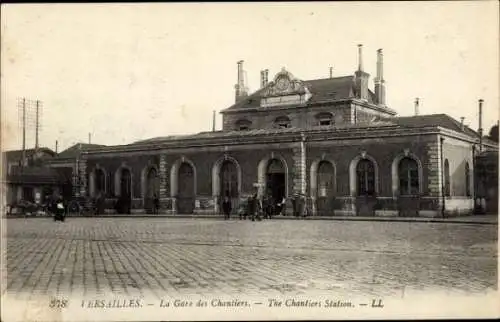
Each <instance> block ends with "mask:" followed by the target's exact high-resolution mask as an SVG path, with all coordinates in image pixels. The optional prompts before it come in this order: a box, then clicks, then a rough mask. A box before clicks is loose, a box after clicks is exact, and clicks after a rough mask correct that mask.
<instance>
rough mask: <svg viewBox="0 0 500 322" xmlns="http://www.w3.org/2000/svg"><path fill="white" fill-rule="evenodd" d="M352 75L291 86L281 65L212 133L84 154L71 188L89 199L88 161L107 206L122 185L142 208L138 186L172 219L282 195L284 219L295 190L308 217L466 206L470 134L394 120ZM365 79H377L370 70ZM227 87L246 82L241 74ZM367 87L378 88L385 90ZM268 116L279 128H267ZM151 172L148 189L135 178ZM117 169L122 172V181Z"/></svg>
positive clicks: (449, 211) (423, 119)
mask: <svg viewBox="0 0 500 322" xmlns="http://www.w3.org/2000/svg"><path fill="white" fill-rule="evenodd" d="M241 64H242V62H240V63H239V64H238V68H239V70H240V69H241V68H242V65H241ZM379 66H381V64H379ZM360 68H362V66H360ZM356 75H357V76H356ZM356 75H351V76H345V77H338V78H330V79H319V80H311V81H302V80H298V79H296V78H294V77H293V76H292V75H291V74H290V73H289V72H287V71H286V70H282V71H281V72H280V73H278V74H277V76H276V77H275V78H274V82H270V83H268V84H267V83H265V82H263V84H262V86H263V88H261V89H260V90H258V91H257V92H255V93H252V94H249V95H247V94H246V93H245V95H244V96H241V95H239V96H238V99H237V100H236V102H235V104H234V105H233V106H231V107H229V108H227V109H225V110H223V111H222V114H223V130H222V131H217V132H215V131H214V132H202V133H199V134H195V135H188V136H186V137H179V136H176V137H165V138H156V139H151V140H146V141H141V142H136V143H133V144H129V145H125V146H110V147H99V148H95V149H92V150H89V151H86V152H85V153H84V156H83V158H82V160H81V161H80V164H79V169H80V172H79V173H80V181H81V182H82V183H83V185H82V188H81V189H80V193H81V194H82V195H86V196H89V197H95V196H92V195H91V193H94V190H95V189H92V190H91V191H89V189H88V185H89V184H94V186H95V183H92V182H89V180H90V181H92V180H96V179H95V176H92V175H89V174H91V173H94V171H95V170H96V169H97V168H100V169H103V171H104V172H105V173H107V174H108V177H107V179H106V180H108V182H109V184H107V185H106V187H107V188H105V190H106V191H104V193H105V195H106V197H107V200H106V204H107V205H108V206H107V207H108V208H110V210H109V211H111V208H113V204H114V203H115V202H116V200H118V199H119V198H120V191H130V193H131V202H130V203H131V208H132V209H133V212H140V211H144V210H145V209H146V208H147V207H146V203H147V200H146V197H145V196H146V190H147V189H152V188H153V189H156V190H155V191H156V193H157V195H158V196H159V199H160V207H161V212H163V213H173V214H177V213H179V214H181V213H195V214H196V213H198V214H203V213H219V212H220V202H221V199H222V198H223V197H224V196H225V197H229V198H231V200H232V202H233V205H234V207H233V210H234V211H236V210H237V209H236V208H237V206H238V205H239V204H240V203H241V202H242V201H243V200H245V199H246V198H248V197H249V196H252V195H253V194H254V193H257V194H258V196H259V197H260V198H262V197H269V198H272V199H273V200H274V199H277V198H278V199H282V198H285V200H286V201H287V207H286V213H288V214H290V213H291V208H292V207H291V203H290V199H291V197H292V196H294V195H296V194H300V195H301V196H303V198H304V200H305V201H306V205H307V209H308V210H309V214H312V215H319V214H321V215H322V216H347V215H348V216H354V215H357V216H432V217H433V216H447V215H462V214H466V213H470V212H471V210H472V207H473V200H474V199H473V193H474V191H473V190H474V189H473V187H474V183H473V182H472V181H473V175H472V173H474V162H473V154H472V153H473V152H472V151H473V149H474V145H475V144H477V142H478V138H477V135H476V133H475V132H474V131H472V130H470V129H464V128H463V127H462V128H460V126H457V125H456V124H457V122H456V121H455V120H453V119H452V118H450V117H448V116H446V115H442V114H436V115H430V116H415V117H406V118H398V117H396V116H395V111H393V110H391V109H389V108H387V106H385V100H384V99H382V98H378V97H376V95H375V94H374V93H373V92H372V91H370V90H369V89H368V88H367V86H368V85H367V84H368V78H369V74H367V73H365V72H363V71H362V70H358V71H357V72H356ZM360 75H361V76H362V77H363V80H362V81H361V80H360V79H357V78H356V77H358V78H359V77H361V76H360ZM377 77H378V78H377V79H378V81H379V82H380V83H381V84H382V83H383V82H384V80H383V78H382V73H381V72H380V74H379V75H378V76H377ZM238 84H239V85H238V86H239V87H238V88H244V87H245V86H246V85H245V84H244V82H243V80H242V79H239V80H238ZM377 92H378V93H379V94H380V93H384V95H385V89H384V91H381V90H378V91H377ZM294 100H295V101H294ZM290 102H292V103H290ZM280 117H281V118H282V119H283V120H286V119H287V120H289V123H287V124H282V123H280V124H277V123H276V120H277V119H278V118H280ZM284 117H286V119H285V118H284ZM240 120H244V121H245V122H243V123H241V122H238V121H240ZM241 124H244V125H245V128H243V127H241V126H240V125H241ZM491 148H492V149H496V150H498V148H497V147H496V146H492V147H491ZM446 160H447V161H446ZM445 162H446V164H447V165H446V169H447V170H446V171H447V172H446V173H448V172H449V176H448V175H447V174H446V173H445V171H444V170H443V169H444V163H445ZM151 167H154V168H155V169H157V176H158V178H154V179H155V180H156V179H157V180H158V182H159V184H158V187H156V186H154V185H153V184H152V182H153V179H151V178H150V177H149V176H148V175H146V174H147V173H148V169H150V168H151ZM466 168H467V169H468V170H467V171H469V172H467V173H469V175H470V176H472V177H469V178H467V177H466V175H465V173H466ZM123 169H126V171H129V172H130V175H127V176H126V177H125V178H126V179H123V177H122V174H121V173H122V172H123ZM471 178H472V179H471ZM448 182H449V183H450V185H449V186H450V189H451V193H450V194H449V195H446V196H445V195H444V193H445V185H446V183H448ZM466 185H469V186H470V189H466V188H465V187H466ZM124 187H125V188H126V189H124ZM148 191H151V190H148Z"/></svg>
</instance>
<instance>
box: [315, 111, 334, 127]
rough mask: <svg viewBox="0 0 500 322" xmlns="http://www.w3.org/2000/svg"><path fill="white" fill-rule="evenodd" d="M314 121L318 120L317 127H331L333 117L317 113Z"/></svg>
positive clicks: (329, 114) (328, 114)
mask: <svg viewBox="0 0 500 322" xmlns="http://www.w3.org/2000/svg"><path fill="white" fill-rule="evenodd" d="M316 119H317V120H318V125H319V126H328V125H333V115H332V113H319V114H316Z"/></svg>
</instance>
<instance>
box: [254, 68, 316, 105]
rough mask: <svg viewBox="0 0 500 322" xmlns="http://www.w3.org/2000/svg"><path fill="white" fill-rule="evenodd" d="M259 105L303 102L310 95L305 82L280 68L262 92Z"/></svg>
mask: <svg viewBox="0 0 500 322" xmlns="http://www.w3.org/2000/svg"><path fill="white" fill-rule="evenodd" d="M261 97H262V99H261V107H267V106H278V105H293V104H304V103H305V102H307V100H309V98H310V97H311V93H310V91H309V89H308V88H307V86H305V84H304V83H303V82H302V81H301V80H299V79H297V78H295V77H294V76H293V75H292V73H290V72H289V71H287V70H286V69H285V68H282V69H281V71H280V72H279V73H277V74H276V76H275V77H274V80H273V81H271V82H270V83H269V84H268V85H267V86H266V88H265V89H264V91H263V93H262V96H261Z"/></svg>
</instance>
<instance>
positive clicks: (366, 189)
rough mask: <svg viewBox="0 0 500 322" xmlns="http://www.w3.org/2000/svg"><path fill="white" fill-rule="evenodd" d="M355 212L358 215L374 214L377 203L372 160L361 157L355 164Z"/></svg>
mask: <svg viewBox="0 0 500 322" xmlns="http://www.w3.org/2000/svg"><path fill="white" fill-rule="evenodd" d="M355 175H356V181H355V183H356V195H357V198H356V213H357V215H358V216H374V215H375V207H376V204H377V197H376V192H377V191H376V182H375V180H376V173H375V164H374V162H373V161H372V160H370V159H367V158H363V159H360V160H359V161H358V163H357V164H356V172H355Z"/></svg>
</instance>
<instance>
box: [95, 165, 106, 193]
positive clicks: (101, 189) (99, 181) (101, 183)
mask: <svg viewBox="0 0 500 322" xmlns="http://www.w3.org/2000/svg"><path fill="white" fill-rule="evenodd" d="M94 180H95V197H99V196H100V195H103V194H104V195H105V194H106V174H105V173H104V171H103V170H102V169H96V170H95V174H94Z"/></svg>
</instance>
